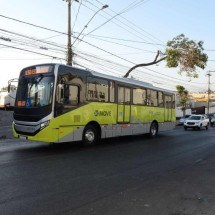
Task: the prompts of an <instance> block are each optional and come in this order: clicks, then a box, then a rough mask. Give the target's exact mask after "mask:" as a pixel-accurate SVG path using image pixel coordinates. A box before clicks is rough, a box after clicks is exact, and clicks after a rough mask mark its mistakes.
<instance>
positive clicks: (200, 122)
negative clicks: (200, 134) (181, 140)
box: [184, 114, 210, 130]
mask: <svg viewBox="0 0 215 215" xmlns="http://www.w3.org/2000/svg"><path fill="white" fill-rule="evenodd" d="M209 123H210V122H209V118H208V117H207V116H206V115H200V114H199V115H191V116H190V117H189V118H188V119H187V120H186V121H185V122H184V129H185V130H187V129H188V128H193V129H195V128H198V129H199V130H200V129H201V128H202V127H205V128H206V130H207V129H208V125H209Z"/></svg>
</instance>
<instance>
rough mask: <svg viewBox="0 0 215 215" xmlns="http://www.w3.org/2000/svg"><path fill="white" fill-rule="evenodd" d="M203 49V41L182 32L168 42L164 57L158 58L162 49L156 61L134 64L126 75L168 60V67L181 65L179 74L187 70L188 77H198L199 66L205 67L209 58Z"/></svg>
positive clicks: (159, 52)
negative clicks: (190, 38) (196, 40)
mask: <svg viewBox="0 0 215 215" xmlns="http://www.w3.org/2000/svg"><path fill="white" fill-rule="evenodd" d="M203 51H204V48H203V41H199V42H195V41H194V40H189V38H187V37H185V35H184V34H180V35H179V36H177V37H174V38H173V39H172V40H170V41H168V42H167V48H166V50H165V54H163V57H161V58H160V59H158V58H159V56H160V55H161V54H162V52H161V51H158V52H157V55H156V56H155V59H154V61H152V62H149V63H141V64H137V65H135V66H133V67H132V68H130V69H129V70H128V72H127V73H126V74H125V75H124V77H125V78H126V77H128V76H129V74H130V72H131V71H132V70H134V69H136V68H138V67H142V66H150V65H154V64H157V63H159V62H161V61H163V60H166V66H167V67H169V68H176V67H179V74H182V73H183V72H185V73H186V75H187V76H188V77H193V78H198V73H197V67H198V68H201V69H205V67H206V63H207V60H208V56H207V54H205V53H203Z"/></svg>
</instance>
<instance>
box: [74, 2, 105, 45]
mask: <svg viewBox="0 0 215 215" xmlns="http://www.w3.org/2000/svg"><path fill="white" fill-rule="evenodd" d="M107 7H109V6H108V5H107V4H106V5H103V6H102V7H101V8H100V9H99V10H97V11H96V12H95V13H94V15H93V16H92V17H91V18H90V20H89V21H88V22H87V24H86V25H85V26H84V28H83V29H82V31H81V32H80V33H79V34H78V36H77V37H76V39H75V40H74V42H73V44H72V46H73V45H74V44H75V42H76V41H77V40H78V39H79V37H80V36H81V34H82V33H83V31H84V29H85V28H87V27H88V25H89V23H90V22H91V21H92V19H93V18H94V17H95V16H96V14H97V13H99V12H100V11H101V10H104V9H105V8H107Z"/></svg>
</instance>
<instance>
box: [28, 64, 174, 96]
mask: <svg viewBox="0 0 215 215" xmlns="http://www.w3.org/2000/svg"><path fill="white" fill-rule="evenodd" d="M42 65H53V66H55V65H56V66H65V67H67V68H73V69H75V70H76V71H80V72H85V73H86V74H87V73H88V74H91V75H92V76H95V77H100V78H105V79H108V80H112V81H117V82H121V83H126V84H131V85H134V86H140V87H145V88H149V89H152V90H159V91H162V92H166V93H170V94H175V92H174V91H170V90H166V89H163V88H159V87H155V86H153V85H152V84H150V83H147V82H143V81H139V80H135V79H131V78H123V77H116V76H112V75H106V74H104V73H100V72H96V71H93V70H91V69H81V68H78V67H74V66H69V65H65V64H58V63H47V64H39V65H33V66H42ZM26 68H28V67H26Z"/></svg>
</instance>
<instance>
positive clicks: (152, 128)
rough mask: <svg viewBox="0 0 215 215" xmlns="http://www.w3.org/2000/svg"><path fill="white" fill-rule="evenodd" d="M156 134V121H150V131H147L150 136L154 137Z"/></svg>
mask: <svg viewBox="0 0 215 215" xmlns="http://www.w3.org/2000/svg"><path fill="white" fill-rule="evenodd" d="M157 134H158V125H157V123H156V122H152V124H151V126H150V131H149V136H150V137H155V136H157Z"/></svg>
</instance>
